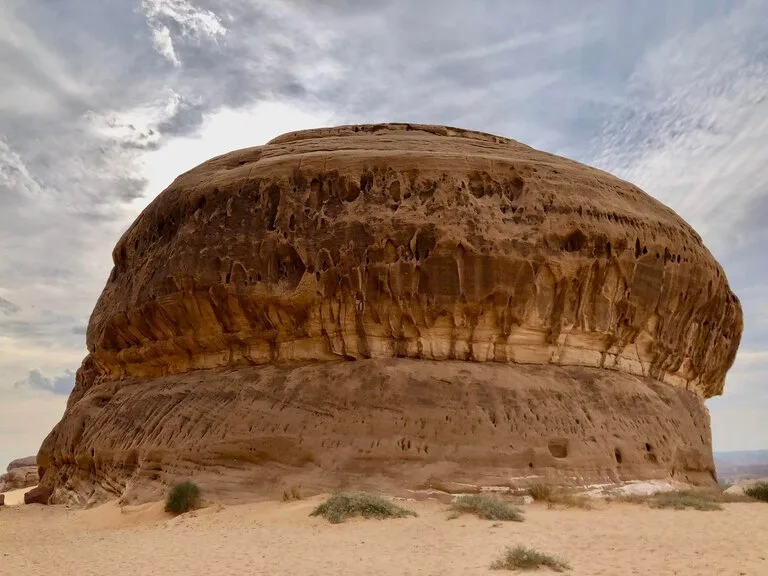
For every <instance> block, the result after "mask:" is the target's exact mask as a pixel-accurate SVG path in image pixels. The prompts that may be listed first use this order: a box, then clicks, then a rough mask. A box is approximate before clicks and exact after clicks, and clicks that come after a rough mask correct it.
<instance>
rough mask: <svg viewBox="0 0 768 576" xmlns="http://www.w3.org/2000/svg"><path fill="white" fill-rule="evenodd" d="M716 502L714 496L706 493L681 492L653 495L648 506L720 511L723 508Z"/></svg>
mask: <svg viewBox="0 0 768 576" xmlns="http://www.w3.org/2000/svg"><path fill="white" fill-rule="evenodd" d="M717 500H718V498H717V497H716V496H715V495H713V494H708V493H706V492H693V491H690V490H681V491H675V492H659V493H658V494H654V495H653V496H652V497H651V499H650V500H649V505H650V506H651V508H674V509H675V510H685V509H687V508H693V509H694V510H701V511H709V510H722V509H723V507H722V506H721V505H720V503H719V502H718V501H717Z"/></svg>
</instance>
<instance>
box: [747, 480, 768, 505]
mask: <svg viewBox="0 0 768 576" xmlns="http://www.w3.org/2000/svg"><path fill="white" fill-rule="evenodd" d="M744 494H746V495H747V496H749V497H750V498H754V499H755V500H760V501H761V502H768V482H757V483H756V484H752V486H748V487H747V488H745V489H744Z"/></svg>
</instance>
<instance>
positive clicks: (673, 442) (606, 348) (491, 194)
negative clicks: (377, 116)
mask: <svg viewBox="0 0 768 576" xmlns="http://www.w3.org/2000/svg"><path fill="white" fill-rule="evenodd" d="M113 258H114V263H115V266H114V269H113V270H112V273H111V275H110V277H109V280H108V283H107V286H106V287H105V289H104V292H103V294H102V295H101V298H100V299H99V301H98V303H97V305H96V308H95V310H94V312H93V315H92V317H91V321H90V325H89V328H88V335H87V345H88V350H89V355H88V356H87V358H86V359H85V360H84V362H83V365H82V367H81V368H80V371H79V372H78V376H77V383H76V386H75V390H74V391H73V393H72V395H71V397H70V399H69V402H68V406H67V411H66V413H65V415H64V417H63V419H62V421H61V422H60V423H59V424H58V425H57V426H56V428H55V429H54V430H53V431H52V432H51V434H50V435H49V437H48V438H47V439H46V441H45V442H44V444H43V446H42V448H41V451H40V454H39V457H38V464H39V465H40V467H41V469H42V470H43V472H44V475H43V479H42V484H43V485H44V486H49V487H51V488H53V489H54V496H53V498H54V499H55V500H64V499H68V498H73V497H74V498H77V499H80V500H86V499H89V498H101V497H103V496H106V495H109V494H123V495H127V496H128V495H131V494H133V495H137V496H136V497H137V498H139V497H143V496H142V495H143V494H145V493H149V492H145V491H146V490H149V491H151V490H152V489H160V488H162V486H163V484H165V483H168V482H171V481H173V480H175V479H178V478H182V477H186V476H190V475H192V476H195V477H196V478H198V479H199V481H200V482H201V483H203V484H206V483H207V484H208V485H209V489H211V490H212V489H213V487H214V486H218V487H219V488H218V489H219V491H221V492H222V493H226V494H229V495H232V494H236V493H237V492H238V490H239V491H241V492H242V491H244V490H246V489H250V490H252V491H255V492H263V493H269V492H270V491H274V490H278V489H279V488H280V486H283V485H287V484H289V483H294V484H303V485H304V486H306V487H307V488H308V489H310V490H311V489H320V488H332V487H337V486H342V485H351V484H355V485H360V484H366V483H379V484H380V483H389V484H392V485H395V484H397V485H400V486H406V487H415V486H417V485H423V484H427V483H429V482H441V483H450V482H460V483H470V484H471V483H474V484H488V483H495V484H505V483H506V484H509V483H512V484H514V483H516V482H525V481H526V480H525V479H529V480H530V479H532V478H535V479H536V480H537V481H542V480H544V481H556V482H561V483H582V482H598V481H606V480H608V481H618V480H623V479H631V478H661V477H668V476H670V475H673V476H675V477H679V478H682V479H688V480H690V481H695V482H712V481H713V478H714V465H713V462H712V453H711V445H710V432H709V423H708V415H707V411H706V409H705V408H704V405H703V400H704V399H705V398H707V397H710V396H712V395H717V394H720V393H722V390H723V381H724V377H725V374H726V371H727V370H728V368H729V367H730V366H731V364H732V362H733V360H734V358H735V354H736V350H737V347H738V344H739V340H740V337H741V331H742V314H741V308H740V304H739V301H738V299H737V298H736V296H735V295H734V294H733V293H732V292H731V290H730V288H729V286H728V283H727V280H726V278H725V275H724V273H723V270H722V268H721V267H720V266H719V264H718V263H717V262H716V261H715V260H714V258H713V257H712V255H711V254H710V253H709V252H708V251H707V249H706V248H705V247H704V246H703V244H702V242H701V239H700V237H699V236H698V235H697V234H696V233H695V232H694V231H693V230H692V229H691V228H690V227H689V226H688V225H687V224H686V223H685V222H684V221H683V220H682V219H681V218H680V217H678V216H677V215H676V214H675V213H674V212H673V211H672V210H670V209H668V208H666V207H665V206H663V205H662V204H660V203H659V202H657V201H656V200H654V199H653V198H651V197H650V196H648V195H647V194H645V193H644V192H642V191H641V190H639V189H638V188H637V187H635V186H633V185H631V184H629V183H627V182H624V181H622V180H619V179H617V178H615V177H613V176H611V175H609V174H606V173H604V172H601V171H598V170H595V169H593V168H589V167H586V166H584V165H581V164H578V163H576V162H573V161H570V160H566V159H564V158H560V157H556V156H553V155H550V154H546V153H543V152H540V151H537V150H534V149H532V148H529V147H527V146H525V145H522V144H520V143H518V142H515V141H512V140H507V139H504V138H500V137H496V136H492V135H487V134H481V133H476V132H468V131H464V130H459V129H453V128H445V127H436V126H419V125H366V126H350V127H340V128H329V129H322V130H311V131H306V132H298V133H293V134H287V135H284V136H281V137H279V138H277V139H275V140H273V141H272V142H270V143H269V144H267V145H265V146H261V147H255V148H250V149H245V150H240V151H236V152H232V153H230V154H226V155H224V156H220V157H217V158H214V159H212V160H210V161H208V162H206V163H204V164H202V165H200V166H198V167H197V168H195V169H193V170H191V171H189V172H187V173H185V174H182V175H181V176H179V177H178V178H177V179H176V180H175V181H174V182H173V183H172V184H171V185H170V186H169V187H168V188H167V189H166V190H165V191H164V192H163V193H162V194H160V195H159V196H158V197H157V198H156V199H155V200H154V202H152V204H151V205H150V206H149V207H148V208H147V209H146V210H145V211H144V212H143V213H142V214H141V216H139V218H138V219H137V220H136V222H135V223H134V224H133V225H132V226H131V227H130V229H129V230H128V231H127V232H126V233H125V234H124V236H123V237H122V238H121V239H120V241H119V242H118V244H117V246H116V247H115V249H114V252H113ZM521 478H523V479H522V480H521Z"/></svg>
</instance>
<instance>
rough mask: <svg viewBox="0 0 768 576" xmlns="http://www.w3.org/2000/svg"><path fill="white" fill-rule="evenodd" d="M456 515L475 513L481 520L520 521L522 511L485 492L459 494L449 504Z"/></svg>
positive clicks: (521, 519)
mask: <svg viewBox="0 0 768 576" xmlns="http://www.w3.org/2000/svg"><path fill="white" fill-rule="evenodd" d="M451 510H453V511H454V512H455V513H456V515H459V514H476V515H477V516H479V517H480V518H482V519H483V520H507V521H513V522H522V521H523V520H524V518H523V512H522V510H520V508H518V507H517V506H514V505H512V504H510V503H509V502H505V501H504V500H501V499H499V498H494V497H493V496H486V495H485V494H467V495H465V496H459V497H458V498H456V500H454V501H453V503H452V504H451Z"/></svg>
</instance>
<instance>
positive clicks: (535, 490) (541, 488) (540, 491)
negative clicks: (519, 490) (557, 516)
mask: <svg viewBox="0 0 768 576" xmlns="http://www.w3.org/2000/svg"><path fill="white" fill-rule="evenodd" d="M528 494H529V495H530V496H531V498H533V499H534V500H535V501H536V502H548V501H549V499H550V498H551V497H552V486H547V485H546V484H534V485H533V486H531V487H530V488H528Z"/></svg>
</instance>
